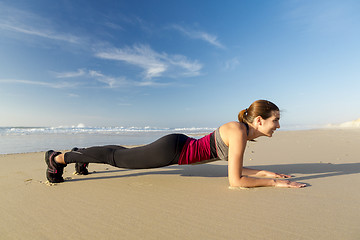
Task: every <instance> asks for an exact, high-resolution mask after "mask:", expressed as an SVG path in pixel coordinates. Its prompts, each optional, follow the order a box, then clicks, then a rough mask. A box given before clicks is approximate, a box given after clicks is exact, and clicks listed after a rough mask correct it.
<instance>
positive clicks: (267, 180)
mask: <svg viewBox="0 0 360 240" xmlns="http://www.w3.org/2000/svg"><path fill="white" fill-rule="evenodd" d="M238 119H239V121H238V122H229V123H226V124H224V125H222V126H220V127H219V128H218V129H216V131H214V132H212V133H210V134H209V135H206V136H205V137H203V138H201V139H198V140H196V139H193V138H190V137H187V136H185V135H183V134H170V135H167V136H164V137H162V138H160V139H158V140H157V141H155V142H153V143H151V144H148V145H145V146H141V147H137V148H129V149H128V148H125V147H122V146H115V145H111V146H103V147H90V148H85V149H77V148H74V149H73V150H72V151H71V152H67V153H64V154H62V153H60V152H54V151H53V150H50V151H48V152H46V154H45V161H46V163H47V165H48V168H47V171H46V176H47V179H48V180H49V182H52V183H58V182H63V181H64V179H63V177H62V174H63V169H64V167H65V166H66V165H67V164H69V163H76V166H75V168H76V171H77V172H78V173H79V174H87V165H88V163H106V164H110V165H112V166H115V167H120V168H128V169H145V168H157V167H164V166H169V165H172V164H180V165H182V164H194V163H205V162H209V161H216V160H220V159H223V160H228V178H229V184H230V186H231V187H246V188H250V187H265V186H275V187H290V188H301V187H305V186H306V184H302V183H297V182H291V181H289V180H279V179H278V178H290V177H291V176H289V175H285V174H277V173H273V172H269V171H265V170H255V169H250V168H245V167H243V157H244V151H245V147H246V143H247V141H251V140H254V139H255V138H258V137H260V136H267V137H271V136H272V134H273V133H274V131H275V130H276V129H277V128H280V124H279V120H280V111H279V108H278V107H277V106H276V105H275V104H274V103H272V102H269V101H267V100H257V101H255V102H254V103H252V104H251V105H250V107H249V108H247V109H244V110H242V111H241V112H240V113H239V115H238ZM259 177H261V178H259Z"/></svg>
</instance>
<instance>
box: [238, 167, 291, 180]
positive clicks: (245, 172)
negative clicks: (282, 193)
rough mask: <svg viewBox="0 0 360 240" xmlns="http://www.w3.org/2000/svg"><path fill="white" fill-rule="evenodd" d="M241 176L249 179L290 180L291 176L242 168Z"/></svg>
mask: <svg viewBox="0 0 360 240" xmlns="http://www.w3.org/2000/svg"><path fill="white" fill-rule="evenodd" d="M242 174H243V175H245V176H251V177H268V178H291V175H286V174H281V173H275V172H270V171H267V170H257V169H252V168H246V167H243V172H242Z"/></svg>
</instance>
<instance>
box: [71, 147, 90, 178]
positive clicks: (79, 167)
mask: <svg viewBox="0 0 360 240" xmlns="http://www.w3.org/2000/svg"><path fill="white" fill-rule="evenodd" d="M78 150H79V149H78V148H77V147H74V148H73V149H71V151H73V152H76V151H78ZM88 166H89V163H75V174H77V175H88V174H89V171H88V169H87V167H88Z"/></svg>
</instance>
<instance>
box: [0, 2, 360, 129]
mask: <svg viewBox="0 0 360 240" xmlns="http://www.w3.org/2000/svg"><path fill="white" fill-rule="evenodd" d="M359 12H360V2H359V1H356V0H354V1H350V0H339V1H331V0H324V1H317V0H314V1H292V0H274V1H270V0H269V1H265V0H264V1H259V0H253V1H250V0H249V1H240V0H239V1H235V0H234V1H230V0H229V1H211V0H207V1H205V0H204V1H193V0H191V1H190V0H184V1H170V0H155V1H144V0H143V1H139V0H131V1H130V0H127V1H122V0H105V1H89V0H86V1H85V0H77V1H72V0H59V1H45V0H42V1H41V0H35V1H25V0H23V1H12V0H11V1H10V0H9V1H0V111H1V118H0V126H71V125H77V124H79V123H83V124H85V125H86V126H138V127H142V126H152V127H217V126H219V125H220V124H223V123H225V122H228V121H232V120H236V119H237V113H238V112H239V111H240V110H242V109H244V108H245V107H247V106H248V105H249V104H250V103H251V102H253V101H254V100H256V99H268V100H271V101H273V102H275V103H276V104H277V105H278V106H279V107H280V108H281V109H282V119H281V124H282V126H283V127H284V128H290V129H291V128H293V129H294V128H297V127H309V126H310V127H311V126H321V125H325V124H328V123H341V122H346V121H351V120H355V119H357V118H359V117H360V94H359V89H360V48H359V43H360V15H359Z"/></svg>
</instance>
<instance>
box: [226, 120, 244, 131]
mask: <svg viewBox="0 0 360 240" xmlns="http://www.w3.org/2000/svg"><path fill="white" fill-rule="evenodd" d="M220 129H221V130H224V131H241V130H243V129H245V130H246V127H245V125H244V124H242V123H240V122H235V121H233V122H228V123H225V124H223V125H221V126H220Z"/></svg>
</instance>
